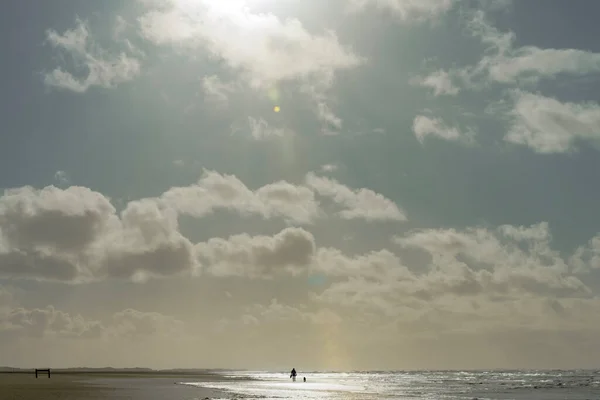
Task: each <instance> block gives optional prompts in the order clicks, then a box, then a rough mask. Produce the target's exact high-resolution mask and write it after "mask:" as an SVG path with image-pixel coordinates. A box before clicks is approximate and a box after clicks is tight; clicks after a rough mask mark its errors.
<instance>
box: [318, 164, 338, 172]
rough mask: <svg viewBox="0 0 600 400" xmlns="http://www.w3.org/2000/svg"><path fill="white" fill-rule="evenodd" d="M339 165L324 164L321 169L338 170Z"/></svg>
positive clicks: (324, 170)
mask: <svg viewBox="0 0 600 400" xmlns="http://www.w3.org/2000/svg"><path fill="white" fill-rule="evenodd" d="M337 169H338V166H337V165H335V164H323V165H321V171H323V172H335V171H337Z"/></svg>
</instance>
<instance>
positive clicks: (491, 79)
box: [410, 3, 600, 96]
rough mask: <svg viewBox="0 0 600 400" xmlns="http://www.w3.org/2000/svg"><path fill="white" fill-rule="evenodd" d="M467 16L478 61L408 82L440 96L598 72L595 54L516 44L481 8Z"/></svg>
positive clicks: (598, 56)
mask: <svg viewBox="0 0 600 400" xmlns="http://www.w3.org/2000/svg"><path fill="white" fill-rule="evenodd" d="M500 5H501V6H502V3H500ZM488 9H489V7H488ZM469 15H471V18H470V19H469V20H468V22H467V26H468V28H469V29H470V31H471V33H472V35H473V36H474V37H476V38H478V39H479V40H481V42H482V44H483V45H485V46H486V50H485V53H484V55H483V57H482V58H481V59H480V60H479V62H478V63H477V64H475V65H470V66H465V67H462V68H452V69H449V70H442V69H440V70H437V71H435V72H433V73H431V74H430V75H428V76H425V77H416V78H413V79H411V80H410V82H411V83H413V84H416V85H420V86H424V87H428V88H430V89H433V93H434V95H436V96H440V95H456V94H458V92H459V91H460V88H459V86H463V87H465V88H469V89H481V88H485V87H487V86H489V85H490V84H491V83H496V84H501V85H526V84H534V83H537V82H539V81H540V80H542V79H555V78H557V77H558V76H562V75H565V76H569V75H570V76H585V75H589V74H592V73H599V72H600V54H598V53H593V52H590V51H585V50H579V49H552V48H547V49H543V48H539V47H536V46H521V47H515V39H516V36H515V34H514V32H510V31H509V32H501V31H499V30H498V29H496V28H495V27H494V26H492V25H491V24H490V23H489V22H488V21H487V19H486V17H485V11H484V10H482V9H479V10H477V11H474V12H471V13H470V14H469Z"/></svg>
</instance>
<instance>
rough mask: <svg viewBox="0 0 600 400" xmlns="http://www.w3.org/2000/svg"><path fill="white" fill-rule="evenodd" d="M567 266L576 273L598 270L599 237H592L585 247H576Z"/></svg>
mask: <svg viewBox="0 0 600 400" xmlns="http://www.w3.org/2000/svg"><path fill="white" fill-rule="evenodd" d="M569 264H570V265H572V267H573V269H574V271H575V272H577V273H586V272H590V271H591V270H594V269H600V235H596V236H594V237H593V238H592V239H590V241H589V242H588V243H587V244H586V245H584V246H580V247H578V248H577V249H576V250H575V252H574V253H573V255H572V256H571V257H570V258H569Z"/></svg>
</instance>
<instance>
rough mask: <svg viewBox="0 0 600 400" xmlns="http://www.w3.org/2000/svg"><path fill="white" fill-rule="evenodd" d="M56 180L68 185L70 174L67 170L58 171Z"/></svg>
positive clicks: (55, 174) (55, 176)
mask: <svg viewBox="0 0 600 400" xmlns="http://www.w3.org/2000/svg"><path fill="white" fill-rule="evenodd" d="M54 180H55V181H57V182H58V183H59V184H60V185H67V184H68V183H69V175H68V174H67V173H66V172H65V171H56V172H55V173H54Z"/></svg>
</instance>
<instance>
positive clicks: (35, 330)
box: [0, 305, 185, 340]
mask: <svg viewBox="0 0 600 400" xmlns="http://www.w3.org/2000/svg"><path fill="white" fill-rule="evenodd" d="M184 331H185V326H184V324H183V322H181V321H179V320H177V319H175V318H173V317H170V316H166V315H162V314H160V313H156V312H141V311H137V310H133V309H126V310H123V311H119V312H117V313H115V314H113V316H112V318H111V319H109V320H107V321H104V322H102V321H97V320H90V319H86V318H85V317H83V316H82V315H80V314H70V313H67V312H64V311H61V310H57V309H56V308H55V307H53V306H51V305H49V306H47V307H44V308H33V309H28V308H24V307H15V308H12V309H9V310H2V309H0V335H2V337H4V338H5V339H6V338H15V339H16V338H20V339H26V338H29V337H34V338H38V339H39V338H66V339H76V338H77V339H89V340H94V339H104V340H111V339H126V338H136V339H140V338H144V337H152V336H157V335H163V336H167V337H173V336H177V335H181V334H183V333H184Z"/></svg>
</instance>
